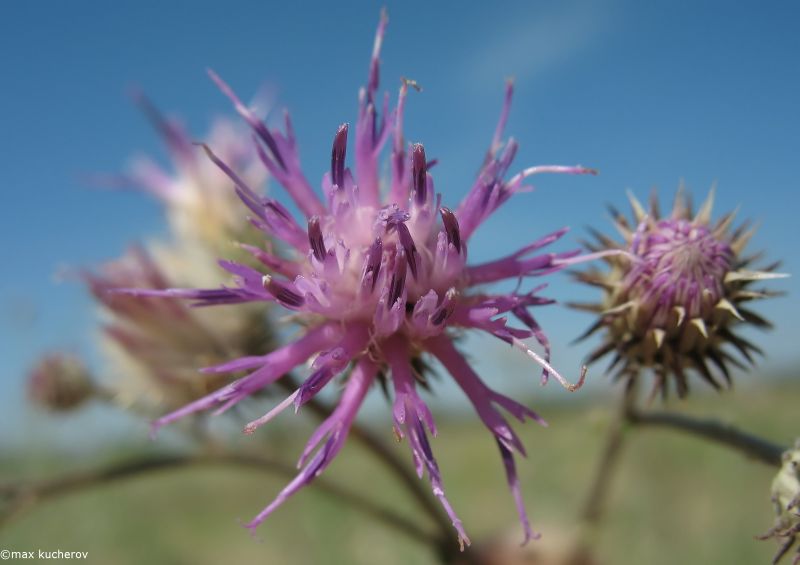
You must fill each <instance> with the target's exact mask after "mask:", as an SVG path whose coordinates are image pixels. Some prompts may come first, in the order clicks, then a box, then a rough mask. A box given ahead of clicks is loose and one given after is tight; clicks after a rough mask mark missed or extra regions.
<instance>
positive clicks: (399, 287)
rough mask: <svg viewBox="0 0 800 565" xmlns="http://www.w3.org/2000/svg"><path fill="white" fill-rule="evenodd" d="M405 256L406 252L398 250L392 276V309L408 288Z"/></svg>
mask: <svg viewBox="0 0 800 565" xmlns="http://www.w3.org/2000/svg"><path fill="white" fill-rule="evenodd" d="M404 255H405V252H404V251H402V250H401V249H398V253H397V255H395V265H394V273H393V274H392V282H391V284H390V285H389V307H390V308H391V307H392V306H394V303H395V302H397V299H398V298H400V295H402V294H403V288H405V286H406V265H407V264H408V262H407V261H405V257H403V256H404Z"/></svg>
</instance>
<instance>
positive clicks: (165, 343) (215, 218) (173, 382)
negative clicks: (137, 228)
mask: <svg viewBox="0 0 800 565" xmlns="http://www.w3.org/2000/svg"><path fill="white" fill-rule="evenodd" d="M135 99H136V102H137V103H138V105H139V106H140V107H141V108H142V110H143V111H144V113H145V114H146V116H147V117H148V118H149V120H150V121H151V123H152V124H153V126H154V127H155V129H156V130H157V131H158V133H159V134H160V135H161V137H162V139H163V141H164V142H165V145H166V148H167V150H168V155H169V157H170V162H171V164H172V170H170V171H168V170H165V169H164V168H162V167H161V166H159V165H157V164H156V162H155V161H153V160H152V159H150V158H147V157H138V158H136V159H135V160H134V161H133V162H132V164H131V166H130V169H129V172H128V173H127V174H125V175H123V176H122V177H115V178H114V180H115V184H116V185H119V186H123V187H132V188H134V189H137V190H141V191H144V192H147V193H149V194H152V195H154V196H155V197H157V198H158V200H159V201H160V202H161V203H162V204H163V206H164V211H165V214H166V217H167V223H168V228H169V230H168V236H167V237H166V238H164V239H149V240H147V241H146V243H144V244H143V246H136V247H133V248H132V249H130V250H129V251H128V252H127V253H126V254H125V255H124V256H123V257H120V258H119V259H116V260H113V261H108V262H107V263H106V264H104V265H101V266H100V267H98V268H96V269H94V270H86V271H84V272H83V275H82V278H83V280H84V281H85V282H86V284H87V287H88V289H89V291H90V292H91V294H92V296H93V298H94V299H95V301H96V303H97V304H98V305H99V306H100V318H101V320H102V331H101V335H100V342H101V349H102V353H103V354H104V358H105V364H104V367H103V368H102V371H101V376H102V381H103V386H104V390H106V391H107V393H108V395H107V396H108V397H109V398H111V399H113V401H114V402H116V403H118V404H120V405H121V406H123V407H132V406H135V407H136V408H137V409H140V410H142V411H145V412H147V413H154V412H160V411H163V410H165V409H173V408H176V407H178V406H181V405H183V404H185V403H186V402H190V401H192V400H195V399H197V398H199V397H201V396H204V395H205V394H208V393H209V392H211V391H213V390H216V389H217V388H219V387H220V386H221V385H223V384H226V383H228V382H230V378H229V377H227V376H224V375H208V374H202V373H199V372H198V371H197V367H200V366H203V365H208V364H214V363H219V362H221V361H222V360H224V359H229V358H230V357H231V356H241V355H247V354H249V353H252V352H253V351H261V350H262V348H263V347H264V344H265V343H266V344H269V343H270V342H271V330H270V326H269V323H268V320H267V316H266V313H265V312H264V309H263V308H256V307H253V306H248V305H240V306H237V307H235V308H231V309H229V310H228V311H226V312H221V311H218V310H209V309H193V308H189V307H187V306H184V305H181V304H176V303H166V302H164V301H159V300H153V299H150V300H147V299H142V300H138V299H134V298H132V297H130V296H125V295H123V294H116V293H112V292H110V291H111V289H113V288H117V287H120V286H139V287H142V288H152V289H163V288H168V287H171V286H180V285H187V284H208V285H213V284H220V283H222V282H223V281H224V277H223V276H221V275H220V269H219V266H218V264H217V257H218V256H219V254H221V253H226V254H229V255H234V256H237V255H238V256H242V257H245V256H246V257H249V254H247V253H246V252H244V251H243V250H242V249H241V247H239V246H240V245H248V244H249V243H261V244H264V243H265V240H264V236H263V233H262V232H260V231H259V230H257V229H256V228H255V227H254V226H253V225H252V224H251V223H250V222H249V221H248V220H247V218H246V217H245V216H244V215H242V214H241V210H240V207H241V203H240V202H239V199H238V198H237V197H236V194H235V192H234V191H233V190H232V189H231V183H230V180H229V179H228V178H227V176H226V175H225V174H224V173H222V172H221V171H220V170H219V169H218V168H217V167H216V166H214V164H213V163H211V162H210V161H209V160H208V159H207V158H206V156H205V155H204V154H203V152H202V151H201V150H200V149H199V147H197V146H196V145H195V144H194V143H193V142H192V141H191V139H190V138H189V136H188V135H187V134H186V133H185V132H184V131H183V129H182V128H181V127H180V126H179V125H178V123H177V122H176V121H175V120H172V119H168V118H166V117H164V116H162V114H161V113H160V112H159V111H158V110H157V109H156V108H155V106H154V105H153V104H152V103H151V102H150V101H149V100H148V99H147V98H146V97H145V96H144V95H142V94H140V93H137V94H136V95H135ZM241 129H242V128H237V127H236V126H235V125H234V124H232V123H231V122H229V121H226V120H223V119H219V120H217V121H216V122H215V123H214V125H213V127H212V129H211V131H210V133H209V134H208V137H207V140H208V142H209V143H213V144H214V146H215V147H216V148H217V150H218V151H219V152H220V155H222V156H224V158H225V159H226V160H228V161H230V162H231V163H233V164H235V166H236V167H237V169H238V170H241V171H242V176H243V178H246V179H247V182H248V183H250V184H251V186H252V187H253V189H254V190H255V191H256V192H258V193H263V192H265V189H266V181H267V176H268V175H267V172H266V170H265V169H264V167H263V165H261V163H260V162H259V161H258V158H257V155H256V152H255V150H254V149H253V147H252V144H250V143H248V142H247V141H246V140H245V139H246V138H245V139H243V137H244V136H243V134H244V132H243V131H241ZM235 242H241V243H238V244H235Z"/></svg>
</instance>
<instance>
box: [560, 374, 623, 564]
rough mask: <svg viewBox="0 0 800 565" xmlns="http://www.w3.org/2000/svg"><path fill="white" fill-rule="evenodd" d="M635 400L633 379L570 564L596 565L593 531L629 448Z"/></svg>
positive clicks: (583, 515) (591, 491) (595, 476)
mask: <svg viewBox="0 0 800 565" xmlns="http://www.w3.org/2000/svg"><path fill="white" fill-rule="evenodd" d="M635 400H636V379H629V380H628V381H627V384H626V388H625V391H624V392H623V395H622V399H621V401H620V404H619V407H618V409H617V411H616V413H615V414H614V419H613V420H612V422H611V424H610V426H609V428H608V435H607V436H606V440H605V445H604V446H603V451H602V452H601V454H600V458H599V459H598V461H597V463H596V467H595V471H594V474H593V475H592V481H591V485H590V487H589V491H588V493H587V495H586V499H585V501H584V504H583V507H582V509H581V513H580V516H579V520H580V530H579V534H578V538H577V542H576V545H575V548H574V549H573V552H572V554H571V555H570V558H569V560H568V563H569V564H570V565H584V564H586V563H593V561H592V559H591V553H590V550H591V545H592V542H591V537H592V534H593V533H594V532H593V529H594V527H595V526H596V525H597V524H598V523H599V522H600V518H601V517H602V515H603V511H604V510H605V505H606V502H607V500H608V496H609V494H610V493H611V482H612V480H613V478H614V474H615V471H616V470H617V466H618V465H619V459H620V456H621V454H622V448H623V446H624V444H625V427H626V423H627V414H628V413H629V412H630V411H631V410H632V406H633V404H634V402H635Z"/></svg>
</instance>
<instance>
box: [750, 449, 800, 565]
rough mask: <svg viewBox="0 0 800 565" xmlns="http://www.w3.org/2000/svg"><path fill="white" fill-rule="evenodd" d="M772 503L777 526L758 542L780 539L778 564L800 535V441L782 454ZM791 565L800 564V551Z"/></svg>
mask: <svg viewBox="0 0 800 565" xmlns="http://www.w3.org/2000/svg"><path fill="white" fill-rule="evenodd" d="M772 503H773V505H774V506H775V513H776V515H777V517H776V519H775V526H773V527H772V529H770V530H769V531H768V532H767V533H766V534H764V535H763V536H759V539H770V538H774V539H776V540H778V542H779V543H780V544H781V545H780V547H779V549H778V553H777V554H776V555H775V557H774V558H773V560H772V562H773V563H777V562H778V561H780V560H781V558H782V557H783V556H784V555H786V553H788V552H789V550H790V549H791V548H792V546H793V545H794V543H795V542H796V541H797V538H798V536H800V440H798V441H797V442H796V443H795V446H794V449H790V450H789V451H787V452H785V453H784V454H783V465H782V466H781V470H780V471H778V474H777V475H776V476H775V479H774V480H773V481H772ZM792 563H793V564H794V565H797V563H800V549H798V551H797V555H796V556H795V558H794V560H793V561H792Z"/></svg>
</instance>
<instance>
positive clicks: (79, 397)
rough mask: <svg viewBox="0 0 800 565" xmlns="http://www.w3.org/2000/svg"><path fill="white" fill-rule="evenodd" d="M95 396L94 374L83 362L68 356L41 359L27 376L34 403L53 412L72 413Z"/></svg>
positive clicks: (46, 356)
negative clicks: (91, 373) (92, 374)
mask: <svg viewBox="0 0 800 565" xmlns="http://www.w3.org/2000/svg"><path fill="white" fill-rule="evenodd" d="M93 394H94V384H93V382H92V378H91V375H90V374H89V371H88V370H87V368H86V366H85V365H84V364H83V362H82V361H81V360H80V359H78V358H77V357H75V356H73V355H70V354H66V353H50V354H48V355H45V356H44V357H42V358H41V359H40V360H39V361H38V363H36V365H35V366H34V367H33V368H32V369H31V370H30V372H29V373H28V396H29V398H30V399H31V401H32V402H33V403H34V404H35V405H37V406H39V407H41V408H44V409H46V410H50V411H52V412H69V411H72V410H75V409H76V408H78V407H79V406H81V405H82V404H84V403H85V402H86V401H87V400H89V398H91V397H92V395H93Z"/></svg>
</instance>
